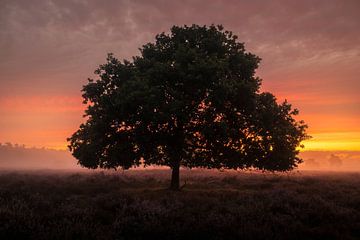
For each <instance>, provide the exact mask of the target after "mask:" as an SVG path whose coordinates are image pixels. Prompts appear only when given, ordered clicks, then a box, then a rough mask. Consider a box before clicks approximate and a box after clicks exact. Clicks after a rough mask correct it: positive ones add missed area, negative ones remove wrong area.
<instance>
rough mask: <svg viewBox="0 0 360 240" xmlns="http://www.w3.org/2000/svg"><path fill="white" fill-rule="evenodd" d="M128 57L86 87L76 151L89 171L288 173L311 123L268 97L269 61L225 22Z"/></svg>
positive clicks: (175, 31)
mask: <svg viewBox="0 0 360 240" xmlns="http://www.w3.org/2000/svg"><path fill="white" fill-rule="evenodd" d="M140 53H141V54H140V56H135V57H133V59H132V60H131V61H128V60H124V61H119V60H118V59H117V58H115V57H114V56H113V54H109V55H108V57H107V61H106V63H105V64H103V65H100V66H99V68H98V69H97V70H96V71H95V73H96V74H97V75H98V79H97V80H93V79H89V82H88V84H87V85H85V86H84V87H83V89H82V92H83V95H82V96H83V98H84V103H85V104H87V105H88V107H87V109H86V111H85V116H86V117H87V120H86V122H85V123H83V124H81V126H80V128H79V130H77V131H76V132H75V133H74V134H73V135H72V136H71V137H70V138H69V139H68V141H69V149H70V151H71V152H72V154H73V155H74V156H75V158H77V159H78V161H79V163H80V164H81V165H82V166H84V167H87V168H98V167H100V168H118V167H121V168H124V169H128V168H130V167H132V166H138V165H140V163H141V162H142V161H141V160H143V161H144V163H145V165H152V164H154V165H165V166H170V167H171V168H172V169H173V175H172V188H175V189H176V188H178V187H179V177H178V175H179V166H185V167H190V168H192V167H205V168H217V169H247V168H257V169H261V170H271V171H286V170H291V169H293V168H294V167H296V166H297V165H298V164H299V163H300V162H301V161H302V160H301V159H300V158H299V157H298V152H299V150H298V149H299V147H302V146H301V141H302V140H304V139H306V138H307V137H308V136H307V134H306V128H307V126H306V125H305V123H304V122H303V121H296V120H295V119H294V116H295V115H297V114H298V111H297V110H296V109H292V107H291V105H290V104H289V103H287V102H286V101H285V102H283V103H280V104H279V103H277V100H276V98H275V97H274V96H273V95H272V94H271V93H268V92H263V93H262V92H260V85H261V79H260V78H259V77H257V76H256V69H257V68H258V66H259V63H260V58H259V57H258V56H256V55H254V54H252V53H250V52H248V51H246V50H245V48H244V44H243V43H241V42H238V40H237V36H236V35H233V33H232V32H230V31H226V30H224V29H223V27H222V26H214V25H211V26H198V25H192V26H181V27H179V26H173V27H172V28H171V31H170V32H169V33H161V34H158V35H156V37H155V42H153V43H147V44H145V45H143V46H142V48H141V49H140Z"/></svg>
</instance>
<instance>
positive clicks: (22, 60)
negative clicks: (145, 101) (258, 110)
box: [0, 0, 360, 151]
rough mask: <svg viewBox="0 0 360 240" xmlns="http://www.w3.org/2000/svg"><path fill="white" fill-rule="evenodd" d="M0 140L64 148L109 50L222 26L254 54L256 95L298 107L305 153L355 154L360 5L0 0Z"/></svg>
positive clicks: (126, 54) (134, 48)
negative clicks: (176, 31) (177, 29)
mask: <svg viewBox="0 0 360 240" xmlns="http://www.w3.org/2000/svg"><path fill="white" fill-rule="evenodd" d="M0 4H1V8H0V142H2V143H4V142H12V143H19V144H25V145H26V146H29V147H33V146H35V147H45V148H51V149H66V145H67V143H66V138H67V137H69V136H71V134H72V133H73V132H74V131H76V130H77V129H78V127H79V125H80V123H81V122H83V121H84V120H83V118H82V115H83V111H84V109H85V106H84V105H83V104H82V98H81V92H80V91H81V88H82V86H83V85H84V84H86V83H87V78H88V77H91V78H93V77H95V76H94V75H93V72H94V70H95V69H96V67H97V66H98V65H99V64H102V63H104V62H105V59H106V55H107V53H109V52H112V53H114V54H115V56H116V57H117V58H119V59H131V57H132V56H135V55H139V50H138V48H139V47H141V46H142V45H143V44H145V43H147V42H152V41H154V37H155V35H156V34H157V33H161V32H168V31H169V29H170V27H171V26H173V25H184V24H187V25H191V24H193V23H194V24H199V25H210V24H222V25H223V26H224V27H225V29H227V30H231V31H233V33H235V34H236V35H238V37H239V41H241V42H244V43H245V47H246V49H247V50H248V51H250V52H252V53H254V54H256V55H258V56H259V57H261V58H262V62H261V64H260V68H259V70H258V71H257V75H258V76H259V77H260V78H262V79H263V84H262V87H261V91H270V92H272V93H273V94H274V95H275V96H277V99H278V100H279V102H281V101H283V100H285V99H287V100H288V101H289V102H290V103H292V105H293V107H295V108H298V109H299V110H300V115H299V116H298V119H303V120H305V122H306V123H307V124H308V125H309V129H308V133H309V134H310V135H312V136H313V138H312V139H311V140H309V141H307V142H305V151H315V150H327V151H344V150H347V151H360V94H359V93H358V92H359V90H360V79H359V78H360V44H359V43H360V31H359V29H360V1H358V0H324V1H321V0H311V1H307V0H303V1H292V0H274V1H266V0H263V1H262V0H253V1H245V0H244V1H240V0H238V1H235V0H227V1H225V0H223V1H221V0H212V1H209V0H193V1H189V0H184V1H170V0H153V1H150V0H132V1H130V0H128V1H122V0H118V1H115V0H114V1H109V0H103V1H95V0H94V1H85V0H58V1H55V0H52V1H50V0H32V1H28V0H0Z"/></svg>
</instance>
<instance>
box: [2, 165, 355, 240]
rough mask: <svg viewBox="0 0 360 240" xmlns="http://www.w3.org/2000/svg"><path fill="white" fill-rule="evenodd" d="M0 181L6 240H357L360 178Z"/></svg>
mask: <svg viewBox="0 0 360 240" xmlns="http://www.w3.org/2000/svg"><path fill="white" fill-rule="evenodd" d="M182 176H183V178H182V182H183V183H184V181H185V180H186V185H185V186H184V188H183V189H182V191H180V192H174V191H169V190H167V189H166V187H167V186H168V185H169V172H168V171H162V170H151V171H128V172H117V173H107V172H92V173H74V172H72V173H69V172H67V173H65V172H62V173H61V172H6V171H3V172H1V173H0V239H144V238H146V239H149V238H151V239H153V238H158V239H205V238H207V239H240V238H241V239H359V238H360V174H359V173H342V174H338V173H332V174H330V173H326V174H325V173H322V174H319V173H317V174H316V173H304V172H300V173H299V172H298V173H293V174H291V175H274V174H258V173H236V172H226V173H224V172H213V171H200V170H195V171H194V170H193V171H184V172H182Z"/></svg>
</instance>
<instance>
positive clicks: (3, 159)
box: [0, 143, 360, 171]
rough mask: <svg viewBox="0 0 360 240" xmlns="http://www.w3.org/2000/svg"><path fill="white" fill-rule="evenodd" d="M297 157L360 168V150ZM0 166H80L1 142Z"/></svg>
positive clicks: (61, 153)
mask: <svg viewBox="0 0 360 240" xmlns="http://www.w3.org/2000/svg"><path fill="white" fill-rule="evenodd" d="M300 157H301V158H302V159H303V160H304V162H303V163H301V164H300V165H299V167H298V168H297V170H314V171H360V151H306V152H301V153H300ZM151 168H153V167H151ZM0 169H13V170H14V169H19V170H44V169H52V170H61V169H62V170H82V169H83V168H82V167H80V166H79V165H78V164H77V160H76V159H75V158H74V157H73V156H71V154H70V152H69V151H66V150H52V149H45V148H28V147H25V146H24V145H18V144H11V143H5V144H1V143H0ZM137 169H139V168H137Z"/></svg>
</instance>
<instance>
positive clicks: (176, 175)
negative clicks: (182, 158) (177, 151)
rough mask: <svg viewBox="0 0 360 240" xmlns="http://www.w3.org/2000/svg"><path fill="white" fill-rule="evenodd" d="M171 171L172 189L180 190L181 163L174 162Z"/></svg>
mask: <svg viewBox="0 0 360 240" xmlns="http://www.w3.org/2000/svg"><path fill="white" fill-rule="evenodd" d="M171 168H172V173H171V185H170V189H171V190H175V191H178V190H180V163H175V164H173V166H172V167H171Z"/></svg>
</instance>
